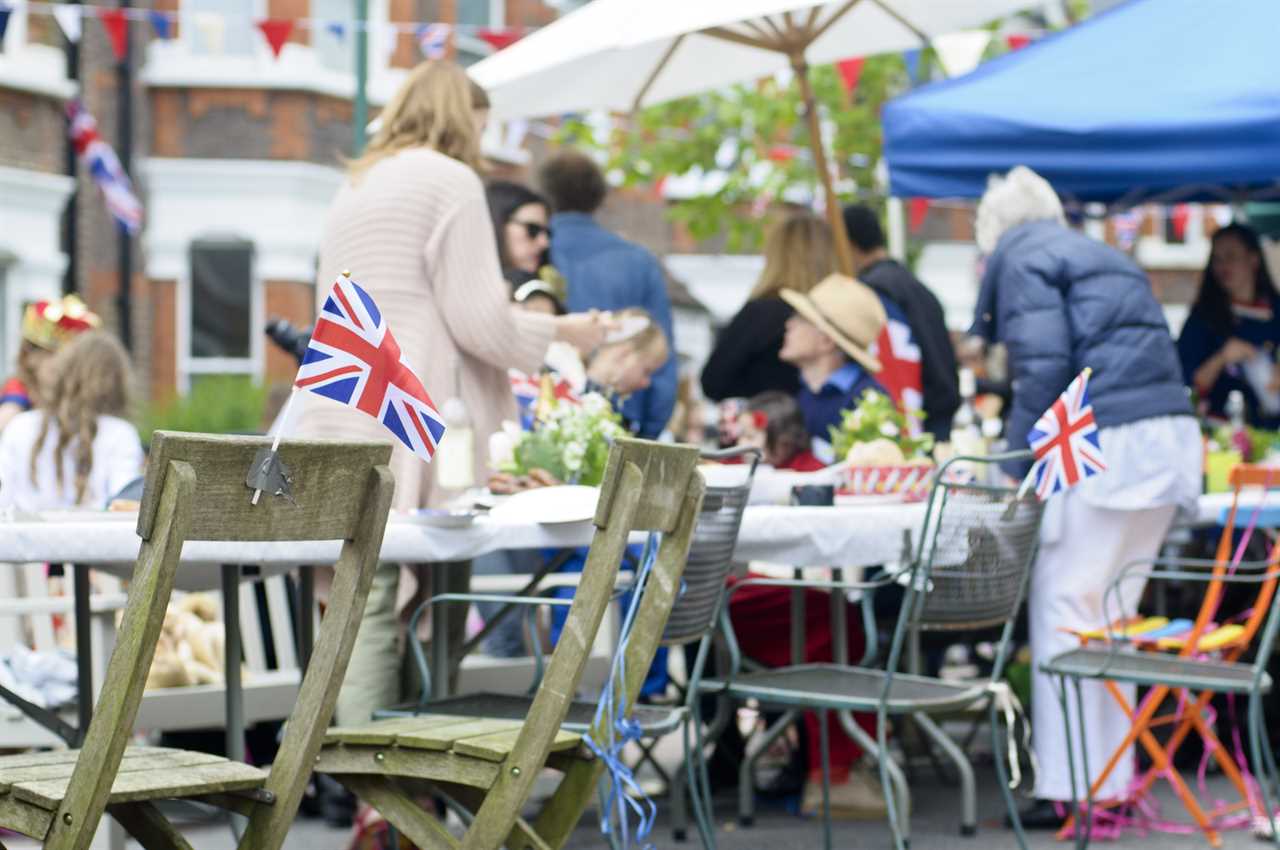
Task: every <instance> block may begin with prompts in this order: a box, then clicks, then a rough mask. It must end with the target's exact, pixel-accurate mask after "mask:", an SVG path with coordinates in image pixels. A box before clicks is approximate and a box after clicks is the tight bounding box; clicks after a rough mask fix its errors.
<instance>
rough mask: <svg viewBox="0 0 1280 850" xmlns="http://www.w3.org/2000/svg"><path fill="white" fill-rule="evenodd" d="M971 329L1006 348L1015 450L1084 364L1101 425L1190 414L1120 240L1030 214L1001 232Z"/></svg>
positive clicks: (1146, 293)
mask: <svg viewBox="0 0 1280 850" xmlns="http://www.w3.org/2000/svg"><path fill="white" fill-rule="evenodd" d="M971 332H972V333H974V334H977V335H979V336H982V337H984V338H986V339H987V340H989V341H991V342H1003V343H1004V344H1005V345H1006V346H1007V347H1008V349H1009V369H1010V377H1011V378H1012V379H1013V403H1012V410H1011V411H1010V413H1009V417H1008V422H1007V425H1008V431H1007V434H1008V439H1009V447H1010V448H1011V449H1023V448H1026V445H1027V432H1028V431H1030V430H1031V426H1032V424H1034V423H1035V421H1036V420H1037V419H1039V418H1040V415H1041V414H1042V413H1044V411H1046V410H1048V409H1049V406H1050V405H1052V404H1053V401H1054V399H1056V398H1057V397H1058V395H1059V394H1061V393H1062V391H1063V390H1065V389H1066V388H1067V384H1069V383H1071V379H1072V378H1074V377H1075V376H1076V375H1077V374H1079V372H1080V370H1081V369H1083V368H1084V367H1086V366H1090V367H1092V368H1093V375H1092V377H1091V378H1090V379H1089V399H1090V401H1091V402H1092V403H1093V411H1094V416H1095V417H1096V418H1097V421H1098V425H1099V427H1102V428H1108V427H1113V426H1116V425H1124V424H1127V423H1129V422H1135V421H1137V420H1139V419H1148V418H1151V417H1155V416H1168V415H1188V416H1189V415H1191V404H1190V402H1189V401H1188V396H1187V388H1186V387H1185V386H1184V385H1183V382H1182V370H1181V367H1180V366H1179V364H1178V355H1177V352H1176V350H1175V349H1174V345H1173V339H1172V337H1170V335H1169V326H1168V325H1167V324H1166V323H1165V319H1164V315H1163V313H1162V312H1161V310H1160V305H1159V304H1157V303H1156V299H1155V296H1154V295H1153V294H1152V292H1151V284H1150V282H1149V281H1148V280H1147V276H1146V274H1145V273H1144V272H1143V271H1142V269H1140V268H1139V267H1138V266H1137V265H1136V264H1135V263H1134V262H1133V261H1132V260H1130V259H1129V258H1128V257H1126V256H1125V255H1124V254H1122V253H1120V252H1119V251H1117V250H1116V249H1114V248H1112V247H1110V246H1108V245H1106V244H1104V243H1102V242H1099V241H1097V240H1095V239H1091V238H1089V237H1088V236H1084V235H1083V234H1080V233H1076V232H1075V231H1072V230H1069V229H1068V228H1066V227H1063V226H1062V225H1060V224H1056V223H1054V222H1051V221H1035V222H1028V223H1026V224H1021V225H1018V226H1017V227H1014V228H1012V229H1010V230H1009V231H1008V232H1007V233H1005V234H1004V235H1003V236H1002V237H1001V238H1000V241H999V243H997V245H996V249H995V251H994V252H993V253H992V255H991V256H990V258H989V259H988V262H987V269H986V272H985V274H984V275H983V278H982V287H981V289H980V290H979V293H978V305H977V314H976V317H975V320H974V326H973V329H972V331H971ZM1011 471H1013V470H1011ZM1023 471H1025V469H1024V470H1023Z"/></svg>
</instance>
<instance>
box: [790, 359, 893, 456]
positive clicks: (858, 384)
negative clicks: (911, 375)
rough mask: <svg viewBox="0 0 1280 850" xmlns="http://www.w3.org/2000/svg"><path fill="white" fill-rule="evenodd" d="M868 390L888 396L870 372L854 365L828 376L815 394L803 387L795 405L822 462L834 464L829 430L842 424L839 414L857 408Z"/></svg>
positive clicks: (803, 385)
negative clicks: (859, 400)
mask: <svg viewBox="0 0 1280 850" xmlns="http://www.w3.org/2000/svg"><path fill="white" fill-rule="evenodd" d="M866 390H876V391H877V392H885V390H884V388H883V387H881V386H880V384H879V382H877V381H876V379H875V377H874V376H873V375H872V374H871V373H870V372H868V371H867V370H866V369H864V368H862V367H861V366H859V365H858V364H857V363H854V362H852V361H849V362H847V363H845V364H844V365H843V366H841V367H840V368H839V369H837V370H836V371H834V372H832V373H831V374H830V375H829V376H827V380H826V381H825V382H824V383H823V384H822V386H821V387H820V388H819V389H818V391H817V392H816V393H815V392H814V391H813V390H811V389H809V386H808V385H807V384H802V385H801V387H800V392H799V393H797V395H796V404H797V405H798V406H799V408H800V415H801V416H803V417H804V425H805V427H806V428H808V429H809V436H810V438H811V439H812V440H813V453H814V454H815V455H817V456H818V459H819V460H821V461H823V462H824V463H831V462H832V460H833V458H832V457H831V431H830V430H829V429H830V427H831V426H833V425H838V424H840V412H841V411H843V410H852V409H853V408H854V407H856V406H857V404H858V399H859V398H861V397H862V394H863V392H865V391H866Z"/></svg>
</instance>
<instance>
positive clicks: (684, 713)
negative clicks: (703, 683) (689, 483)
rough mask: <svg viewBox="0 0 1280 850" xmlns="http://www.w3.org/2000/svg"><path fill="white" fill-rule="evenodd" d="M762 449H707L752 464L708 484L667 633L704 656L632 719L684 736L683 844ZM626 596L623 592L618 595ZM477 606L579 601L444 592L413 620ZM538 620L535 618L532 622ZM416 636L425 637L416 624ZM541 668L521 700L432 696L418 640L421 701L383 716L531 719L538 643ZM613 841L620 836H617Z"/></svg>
mask: <svg viewBox="0 0 1280 850" xmlns="http://www.w3.org/2000/svg"><path fill="white" fill-rule="evenodd" d="M761 455H762V453H761V451H760V450H759V449H754V448H731V449H725V450H723V451H714V452H703V453H702V455H701V458H702V460H704V461H725V460H730V459H744V460H746V461H747V463H746V464H744V465H743V466H742V467H741V468H742V469H743V470H744V475H743V476H742V479H741V480H740V481H739V482H737V483H734V484H732V485H707V486H706V488H705V490H704V494H703V499H702V508H701V511H700V512H699V513H698V519H697V523H696V524H695V525H694V529H693V541H692V543H691V544H690V546H689V556H688V560H687V561H686V563H685V568H684V576H683V581H682V583H681V591H680V594H679V596H678V597H677V598H676V601H675V604H674V605H673V606H672V608H671V614H670V616H669V617H668V618H667V624H666V627H665V628H664V630H663V633H662V640H661V643H660V645H661V646H667V647H675V646H684V645H687V644H691V643H694V642H698V644H699V646H698V655H697V660H696V661H695V663H694V668H693V670H691V671H690V675H689V682H688V683H687V684H686V687H685V693H684V699H683V700H682V701H681V702H680V703H679V704H677V705H674V706H636V707H635V709H634V711H633V714H632V719H633V720H634V721H635V722H636V724H637V725H638V727H639V729H640V735H641V739H642V741H643V740H656V739H658V738H661V737H664V736H666V735H669V734H671V733H672V732H675V731H677V730H682V731H683V732H684V739H683V745H684V754H685V758H684V767H685V769H684V770H683V771H677V772H676V774H675V776H674V777H671V780H672V781H671V782H670V784H669V787H670V788H671V795H670V798H671V801H672V817H671V821H672V830H673V832H674V836H675V839H676V840H677V841H683V840H684V839H685V836H686V833H687V830H688V822H689V816H688V811H687V809H686V807H685V794H686V792H687V789H690V788H692V789H696V788H697V787H698V784H697V781H698V776H697V774H696V773H695V771H696V770H697V769H698V767H699V765H700V763H701V762H700V756H701V748H700V746H694V743H693V742H694V740H697V741H698V742H699V743H700V742H701V734H700V730H697V729H693V728H690V718H691V716H692V714H691V711H690V701H691V700H693V699H694V698H695V697H696V696H697V695H698V691H699V688H698V687H697V683H698V680H699V679H700V678H701V675H702V670H703V668H704V667H705V664H706V658H707V654H708V652H709V650H710V647H711V642H712V640H711V639H712V637H713V636H714V632H715V626H716V622H717V614H718V613H719V611H720V608H721V606H722V605H723V602H724V598H725V586H726V580H727V579H728V576H729V571H730V569H731V567H732V563H733V550H734V547H735V546H736V545H737V542H738V531H739V529H740V527H741V525H742V514H743V511H744V510H746V506H747V499H748V496H749V495H750V492H751V483H752V481H753V480H754V477H755V471H756V466H757V464H759V462H760V459H761ZM617 595H620V594H615V596H617ZM460 602H461V603H470V602H506V603H515V604H520V605H524V606H526V608H527V610H528V612H529V613H530V614H533V613H534V612H535V610H536V608H537V607H538V606H566V605H569V604H570V602H571V600H568V599H554V598H548V597H545V596H533V597H526V596H505V595H492V594H476V593H449V594H440V595H438V596H434V597H432V598H431V599H429V600H427V601H426V602H424V603H423V604H422V606H420V607H419V609H418V610H417V611H415V612H414V615H413V619H414V620H416V619H417V618H419V617H421V616H422V614H423V613H424V612H425V611H426V610H427V607H428V606H430V605H437V604H446V603H460ZM530 622H532V620H531V619H530ZM409 633H410V634H417V631H416V630H415V629H414V627H413V626H412V625H411V626H410V629H409ZM533 646H534V655H535V659H536V664H535V668H534V679H533V682H532V684H531V685H530V688H529V696H523V697H522V696H513V695H506V694H467V695H463V696H458V697H451V698H446V699H444V700H436V701H432V699H431V672H430V670H429V668H428V665H427V657H426V652H425V651H424V650H423V648H422V644H421V643H420V642H418V641H414V642H413V643H412V645H411V649H412V652H413V658H414V661H415V662H416V664H417V667H418V671H419V673H420V674H421V676H422V683H423V684H422V693H421V697H420V698H419V700H418V702H417V703H416V704H414V705H410V706H398V707H396V708H393V709H387V710H384V711H379V712H377V713H376V715H375V717H377V718H387V717H407V716H413V715H416V714H425V713H430V714H446V715H463V716H468V717H486V718H494V719H502V720H518V719H522V718H524V717H525V716H527V714H528V712H529V706H530V704H531V703H532V700H533V694H534V693H535V692H536V691H537V689H538V686H539V685H540V684H541V681H542V672H543V661H542V652H541V646H540V645H539V643H538V641H537V640H536V639H535V640H534V641H533ZM595 714H596V703H594V702H590V701H586V700H575V701H574V702H573V703H571V704H570V706H569V710H568V712H567V713H566V715H565V721H564V723H562V724H561V728H562V729H564V730H565V731H567V732H572V733H575V734H585V733H586V732H587V730H588V729H590V727H591V724H592V723H593V722H594V720H595ZM691 797H692V800H693V802H694V817H695V820H696V822H697V823H696V825H697V828H698V833H699V836H700V837H701V839H702V843H703V845H704V846H705V847H708V848H711V847H714V846H715V839H714V835H713V826H712V824H711V822H710V819H709V812H704V811H703V810H702V809H701V807H700V805H699V801H700V798H699V796H698V795H697V794H696V793H694V794H692V795H691ZM610 838H611V839H612V838H613V836H612V835H610Z"/></svg>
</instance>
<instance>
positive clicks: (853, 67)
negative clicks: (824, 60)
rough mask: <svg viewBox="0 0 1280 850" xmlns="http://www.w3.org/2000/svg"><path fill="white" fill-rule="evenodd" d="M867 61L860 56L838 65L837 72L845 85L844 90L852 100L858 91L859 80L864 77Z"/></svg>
mask: <svg viewBox="0 0 1280 850" xmlns="http://www.w3.org/2000/svg"><path fill="white" fill-rule="evenodd" d="M866 61H867V60H866V59H865V58H863V57H861V56H858V57H856V58H854V59H845V60H844V61H843V62H837V63H836V70H837V71H839V72H840V82H842V83H844V90H845V92H847V93H848V95H849V97H850V98H851V99H852V98H853V93H854V92H855V91H857V89H858V79H859V78H860V77H861V76H862V66H863V65H864V64H865V63H866Z"/></svg>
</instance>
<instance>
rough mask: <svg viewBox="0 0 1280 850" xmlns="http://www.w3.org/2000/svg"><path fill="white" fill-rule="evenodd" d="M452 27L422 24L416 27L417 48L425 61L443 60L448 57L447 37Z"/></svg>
mask: <svg viewBox="0 0 1280 850" xmlns="http://www.w3.org/2000/svg"><path fill="white" fill-rule="evenodd" d="M452 32H453V27H451V26H449V25H448V24H423V25H422V26H420V27H418V47H419V48H420V49H421V50H422V55H423V56H425V57H426V58H427V59H443V58H445V57H446V56H448V55H449V36H450V34H452Z"/></svg>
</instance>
